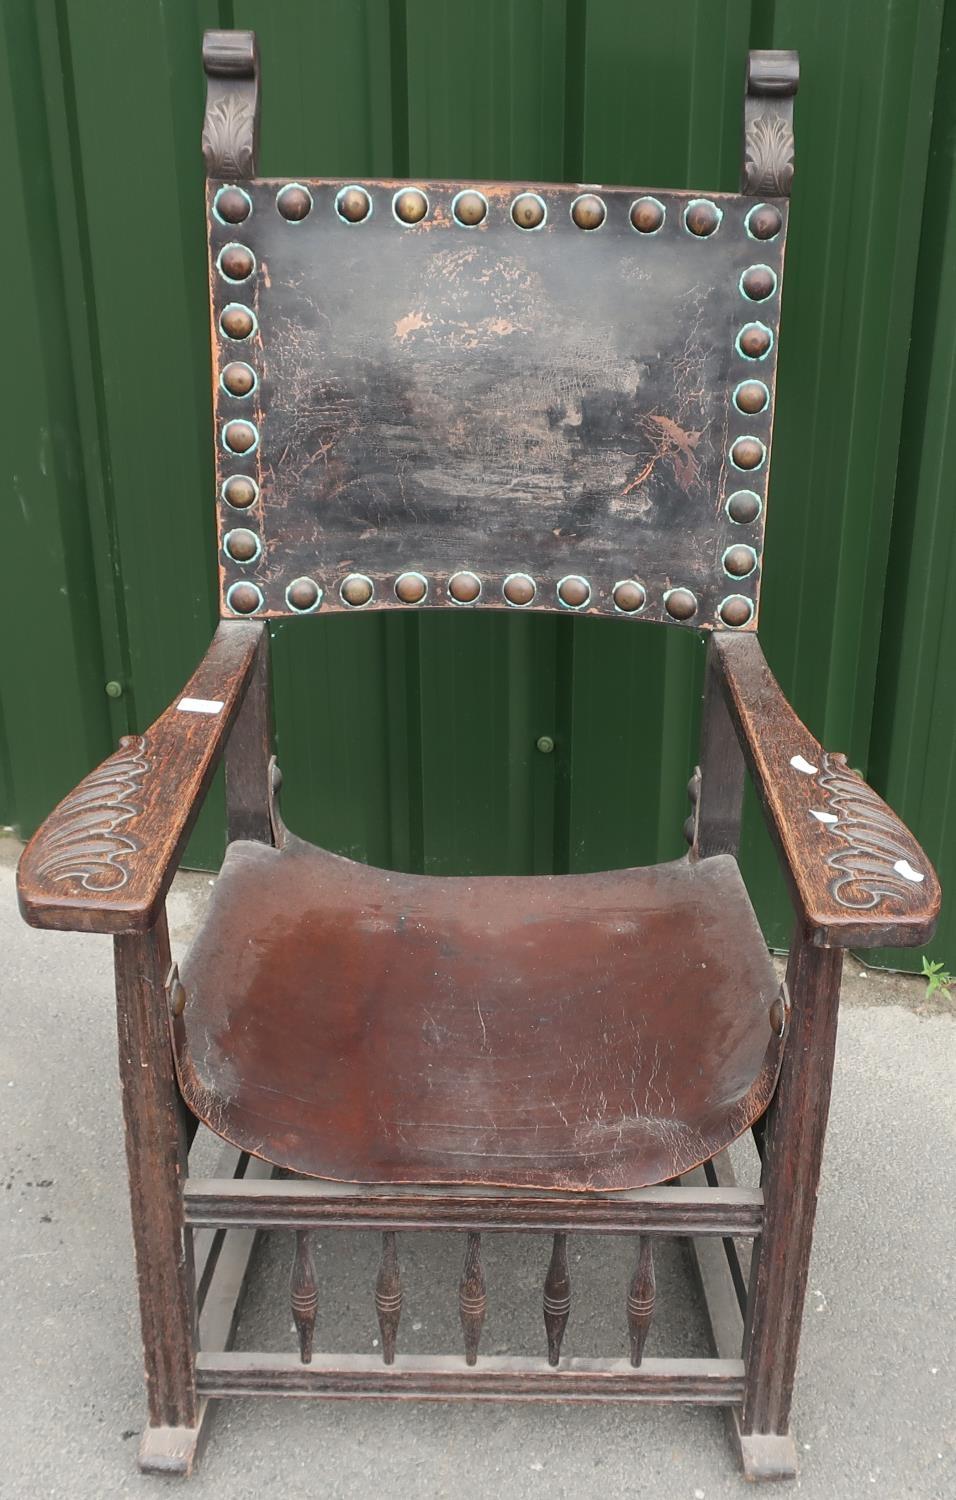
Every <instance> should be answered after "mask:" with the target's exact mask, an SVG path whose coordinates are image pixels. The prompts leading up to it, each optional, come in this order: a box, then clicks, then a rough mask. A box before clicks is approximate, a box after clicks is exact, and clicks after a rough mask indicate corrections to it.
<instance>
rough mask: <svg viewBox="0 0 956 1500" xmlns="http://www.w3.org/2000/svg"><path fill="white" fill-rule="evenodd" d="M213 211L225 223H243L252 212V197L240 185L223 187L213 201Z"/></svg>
mask: <svg viewBox="0 0 956 1500" xmlns="http://www.w3.org/2000/svg"><path fill="white" fill-rule="evenodd" d="M212 211H213V213H214V214H215V215H216V218H217V219H221V220H222V222H223V223H224V224H242V223H244V222H245V220H246V219H248V217H249V215H250V214H251V213H252V199H251V198H250V197H249V194H248V193H247V192H246V191H245V190H244V189H243V188H240V187H221V188H220V189H219V191H218V193H217V194H216V196H215V198H214V199H213V202H212Z"/></svg>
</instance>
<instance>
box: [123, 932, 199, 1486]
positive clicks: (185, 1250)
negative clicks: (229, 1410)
mask: <svg viewBox="0 0 956 1500" xmlns="http://www.w3.org/2000/svg"><path fill="white" fill-rule="evenodd" d="M114 958H115V972H116V1001H117V1017H118V1026H119V1066H120V1080H121V1084H122V1095H123V1115H124V1119H125V1124H126V1159H127V1165H128V1168H129V1187H130V1210H131V1214H132V1220H133V1243H134V1247H135V1251H136V1272H137V1278H138V1281H139V1302H140V1319H141V1324H142V1333H143V1352H144V1361H145V1366H146V1390H147V1398H148V1405H149V1425H148V1427H147V1429H146V1432H145V1433H144V1436H143V1444H142V1447H141V1449H140V1467H141V1468H143V1469H146V1470H154V1471H158V1472H165V1473H189V1472H190V1470H191V1468H192V1464H193V1461H194V1459H195V1456H196V1451H197V1447H198V1443H199V1436H200V1430H201V1426H202V1415H203V1412H202V1407H201V1404H200V1402H199V1400H198V1398H197V1394H196V1370H195V1277H194V1270H193V1254H192V1236H191V1235H190V1234H187V1233H186V1232H185V1230H184V1226H183V1209H182V1185H183V1182H184V1179H185V1176H186V1169H187V1134H186V1123H185V1111H184V1108H183V1104H182V1100H181V1098H180V1094H179V1089H178V1086H177V1082H176V1076H175V1071H174V1068H173V1057H172V1049H171V1047H170V1041H169V1030H168V1021H167V1015H166V993H165V980H166V975H167V973H168V970H169V937H168V933H167V929H166V918H165V914H164V915H163V916H161V917H160V919H159V921H158V922H157V924H156V926H155V927H153V928H152V929H151V930H150V931H149V932H145V933H142V934H139V933H135V934H129V935H127V934H124V935H121V936H118V937H117V938H116V939H115V942H114Z"/></svg>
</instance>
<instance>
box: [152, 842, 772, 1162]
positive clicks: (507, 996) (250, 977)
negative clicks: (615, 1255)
mask: <svg viewBox="0 0 956 1500" xmlns="http://www.w3.org/2000/svg"><path fill="white" fill-rule="evenodd" d="M181 977H182V980H183V984H184V987H185V991H186V1003H185V1008H184V1010H183V1012H182V1014H181V1016H180V1017H178V1018H177V1019H176V1020H175V1021H174V1022H173V1023H172V1024H173V1035H174V1046H175V1052H176V1058H177V1069H178V1072H179V1079H180V1084H181V1087H182V1090H183V1093H184V1095H185V1098H186V1100H187V1102H188V1104H189V1105H190V1107H191V1108H192V1109H193V1110H194V1111H195V1113H196V1114H197V1115H198V1116H199V1117H200V1119H202V1120H204V1121H205V1122H206V1123H207V1124H208V1125H209V1126H210V1127H211V1128H212V1129H213V1130H214V1131H216V1132H217V1133H218V1134H219V1135H221V1136H224V1137H225V1138H226V1139H227V1140H230V1141H232V1142H233V1143H234V1144H236V1145H237V1146H240V1147H242V1148H243V1149H244V1150H246V1151H249V1152H251V1153H253V1154H255V1155H258V1156H262V1157H265V1158H266V1159H267V1160H269V1161H271V1162H274V1163H275V1164H277V1165H279V1166H283V1167H287V1168H291V1169H293V1170H294V1171H297V1172H300V1173H304V1174H307V1175H311V1176H316V1177H325V1178H332V1179H336V1180H340V1181H346V1182H368V1183H393V1184H394V1183H421V1184H426V1183H456V1184H460V1185H467V1184H486V1185H492V1184H493V1185H500V1186H505V1187H533V1188H554V1189H558V1188H559V1189H565V1190H607V1189H619V1188H635V1187H641V1186H645V1185H648V1184H652V1183H656V1182H661V1181H664V1180H666V1179H667V1178H670V1177H674V1176H677V1175H678V1174H680V1173H682V1172H685V1171H689V1170H690V1169H691V1168H692V1167H694V1166H696V1165H697V1164H699V1163H700V1162H702V1161H704V1160H705V1159H707V1158H709V1157H712V1156H713V1155H714V1154H715V1153H716V1152H718V1151H720V1150H722V1148H723V1147H725V1146H726V1145H728V1144H729V1142H730V1141H731V1140H733V1139H734V1137H735V1136H737V1135H739V1134H740V1133H741V1132H742V1131H744V1130H745V1129H747V1127H748V1126H749V1125H750V1124H752V1123H753V1121H754V1120H755V1119H756V1118H758V1117H759V1115H760V1114H762V1112H763V1110H764V1109H765V1107H766V1105H767V1103H768V1102H769V1099H770V1097H771V1094H772V1091H773V1087H774V1084H775V1081H776V1075H777V1069H778V1066H779V1061H780V1052H781V1042H780V1038H779V1037H778V1036H777V1035H776V1033H775V1029H774V1025H773V1024H772V1020H776V1021H777V1024H778V1025H780V1024H781V1010H780V1007H779V1006H778V1007H777V1008H776V1012H775V1013H774V1014H773V1015H772V1012H771V1008H772V1006H773V1002H774V1001H775V999H776V998H777V996H778V994H779V991H780V987H779V983H778V981H777V979H776V977H775V974H774V971H773V968H772V966H771V963H770V959H769V955H768V953H767V949H766V946H765V944H764V941H763V938H762V937H761V934H760V930H759V928H758V926H757V922H756V919H755V917H754V914H753V910H752V908H751V905H750V902H749V900H748V897H747V894H746V891H745V889H744V885H743V882H742V880H741V878H740V874H739V872H738V869H737V865H736V862H735V861H734V860H733V859H731V858H730V857H728V856H718V857H715V858H712V859H706V860H700V861H697V862H691V861H689V860H680V861H675V862H673V863H668V864H662V865H657V866H651V867H649V868H645V869H634V870H617V871H611V872H609V873H603V874H594V875H565V876H535V877H521V878H520V879H519V878H516V877H497V876H493V877H480V878H474V879H472V878H464V877H462V878H457V879H448V878H446V877H442V878H441V879H438V878H434V877H429V876H421V875H406V874H398V873H395V872H393V871H388V870H379V869H374V868H371V867H369V866H366V865H361V864H356V863H354V862H352V861H351V860H347V859H343V858H340V857H339V856H337V855H334V854H330V853H328V852H326V851H325V850H323V849H319V848H316V847H314V846H313V845H310V844H307V843H305V842H304V841H302V840H301V839H298V838H295V837H292V836H287V838H286V842H285V843H284V846H283V847H282V848H279V849H275V848H271V847H269V846H268V845H265V844H261V843H246V842H237V843H233V844H232V845H231V846H230V848H229V851H228V853H227V856H226V859H225V863H224V865H223V869H222V873H221V875H220V877H219V879H218V880H217V882H216V885H215V887H214V888H213V894H212V897H211V902H210V906H209V909H208V914H207V917H206V920H205V924H204V926H203V928H202V930H201V932H200V933H199V935H198V937H197V939H196V941H195V943H194V944H193V947H192V949H191V951H190V952H189V954H188V956H187V958H186V960H185V962H184V964H183V965H182V973H181Z"/></svg>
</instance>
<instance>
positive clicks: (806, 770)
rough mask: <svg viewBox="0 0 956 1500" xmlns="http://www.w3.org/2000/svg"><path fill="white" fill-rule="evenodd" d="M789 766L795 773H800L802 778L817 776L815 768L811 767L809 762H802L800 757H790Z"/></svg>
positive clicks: (802, 759)
mask: <svg viewBox="0 0 956 1500" xmlns="http://www.w3.org/2000/svg"><path fill="white" fill-rule="evenodd" d="M790 764H791V765H792V766H793V769H794V770H795V771H802V772H803V774H804V776H815V775H816V774H817V768H816V766H811V764H810V762H809V761H808V760H804V758H803V756H802V755H791V757H790Z"/></svg>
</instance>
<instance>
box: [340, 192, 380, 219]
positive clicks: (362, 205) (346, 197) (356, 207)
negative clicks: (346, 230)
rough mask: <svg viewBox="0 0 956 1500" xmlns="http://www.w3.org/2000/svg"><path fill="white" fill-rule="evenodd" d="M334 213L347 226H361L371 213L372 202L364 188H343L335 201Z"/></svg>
mask: <svg viewBox="0 0 956 1500" xmlns="http://www.w3.org/2000/svg"><path fill="white" fill-rule="evenodd" d="M335 212H336V213H337V214H338V216H339V218H340V219H345V221H346V223H348V224H361V222H362V220H363V219H367V218H368V216H369V214H370V213H371V212H372V200H371V198H370V197H369V195H368V193H367V192H366V191H365V189H364V188H361V187H344V188H341V189H340V190H339V193H338V195H337V197H336V199H335Z"/></svg>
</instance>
